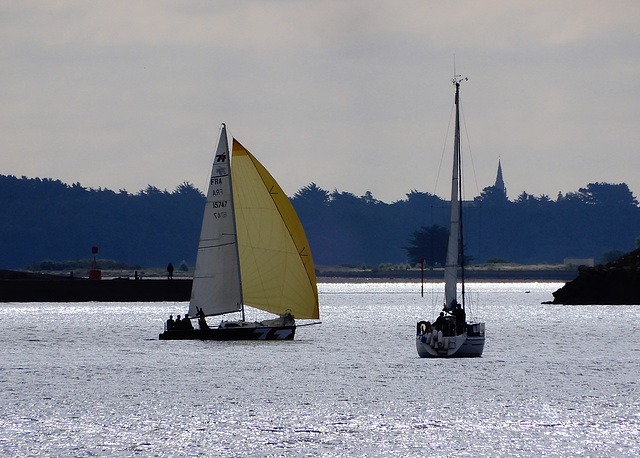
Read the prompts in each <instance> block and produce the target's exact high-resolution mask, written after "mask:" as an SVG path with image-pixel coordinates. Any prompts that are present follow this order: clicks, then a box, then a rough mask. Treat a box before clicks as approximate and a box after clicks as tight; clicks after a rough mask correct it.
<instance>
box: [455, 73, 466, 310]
mask: <svg viewBox="0 0 640 458" xmlns="http://www.w3.org/2000/svg"><path fill="white" fill-rule="evenodd" d="M455 138H456V146H455V149H456V153H455V154H456V155H457V157H458V231H459V234H458V246H459V249H460V287H461V295H462V308H463V309H464V306H465V294H464V240H463V233H464V231H463V230H462V201H463V195H462V154H461V152H460V81H457V82H456V134H455Z"/></svg>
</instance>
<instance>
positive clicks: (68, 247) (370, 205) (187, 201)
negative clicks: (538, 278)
mask: <svg viewBox="0 0 640 458" xmlns="http://www.w3.org/2000/svg"><path fill="white" fill-rule="evenodd" d="M291 201H292V203H293V205H294V207H295V209H296V211H297V212H298V215H299V216H300V219H301V221H302V224H303V226H304V228H305V232H306V234H307V237H308V239H309V242H310V244H311V249H312V252H313V257H314V260H315V262H316V264H318V265H354V266H358V265H368V266H375V265H378V264H381V263H389V262H390V263H404V262H407V261H408V260H409V255H408V250H407V249H408V248H410V246H411V240H412V236H413V235H414V234H415V232H416V231H419V230H420V229H421V228H428V227H432V226H440V227H447V225H448V223H447V221H448V201H446V200H444V199H441V198H440V197H438V196H435V195H432V194H429V193H425V192H419V191H415V190H414V191H411V192H409V193H408V194H407V195H406V199H402V200H399V201H396V202H393V203H385V202H382V201H379V200H377V199H375V198H374V197H373V195H372V194H371V193H370V192H367V193H366V194H365V195H364V196H356V195H354V194H352V193H349V192H339V191H337V190H334V191H333V192H329V191H327V190H324V189H322V188H320V187H318V186H317V185H315V184H314V183H311V184H310V185H308V186H305V187H304V188H302V189H300V190H299V191H298V192H297V193H295V194H294V195H293V196H291ZM203 205H204V195H203V194H202V192H200V191H199V190H198V189H196V188H195V187H194V186H192V185H191V184H189V183H187V182H185V183H183V184H181V185H180V186H178V187H177V188H176V189H175V190H173V191H171V192H168V191H166V190H164V191H162V190H160V189H158V188H156V187H153V186H148V187H147V188H146V189H145V190H142V191H140V192H138V193H135V194H134V193H129V192H127V191H125V190H120V191H118V192H114V191H111V190H109V189H91V188H85V187H83V186H81V185H80V184H79V183H75V184H72V185H68V184H65V183H62V182H61V181H59V180H51V179H39V178H26V177H22V178H16V177H14V176H3V175H0V211H2V215H3V217H2V221H1V222H0V240H2V242H0V243H1V246H2V248H1V250H0V268H6V269H21V268H24V267H26V266H28V265H31V264H33V263H34V262H37V261H41V260H57V261H61V260H67V259H83V258H87V257H89V256H91V247H92V246H98V247H99V249H100V251H99V255H98V256H99V257H104V258H108V259H116V260H118V261H121V262H124V263H127V264H131V265H140V266H143V267H162V266H166V265H167V263H168V262H169V261H171V262H173V263H174V265H178V264H180V263H181V262H182V261H185V262H186V263H187V264H189V265H193V264H194V263H195V255H196V249H197V245H198V234H199V232H200V224H201V218H202V211H203ZM464 212H465V222H464V234H465V246H466V253H465V254H466V256H467V257H468V258H470V259H471V261H472V262H473V263H480V262H485V261H486V260H487V259H489V258H502V259H504V260H506V261H509V262H516V263H540V262H548V263H560V262H562V260H563V258H565V257H593V258H595V259H596V260H598V259H599V258H600V256H601V255H602V254H603V253H605V252H607V251H610V250H621V251H623V252H627V251H630V250H632V249H633V248H634V243H635V240H636V238H637V236H638V235H639V234H640V209H639V207H638V202H637V201H636V199H635V197H634V196H633V195H632V193H631V192H630V191H629V188H628V187H627V185H626V184H624V183H622V184H607V183H591V184H589V185H587V186H586V187H585V188H580V189H579V190H578V191H576V192H573V193H568V194H566V195H558V196H557V198H556V200H552V199H550V198H549V197H548V196H544V195H543V196H538V197H536V196H532V195H529V194H527V193H526V192H523V193H521V194H520V196H518V197H517V198H516V199H515V200H507V199H506V197H504V196H503V195H501V194H500V193H499V192H495V189H493V187H488V188H485V189H484V190H483V192H482V194H481V195H480V196H478V197H476V198H475V199H474V200H473V201H469V202H465V204H464Z"/></svg>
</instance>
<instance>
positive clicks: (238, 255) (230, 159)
mask: <svg viewBox="0 0 640 458" xmlns="http://www.w3.org/2000/svg"><path fill="white" fill-rule="evenodd" d="M222 129H223V131H224V132H223V133H224V135H225V140H226V135H227V131H226V125H225V124H224V123H222ZM232 156H233V155H232V154H229V190H230V192H231V220H232V221H233V237H234V239H235V243H234V245H235V247H236V259H237V261H238V262H237V263H236V267H237V269H238V281H239V283H240V304H239V305H240V308H241V310H240V311H241V312H242V321H245V315H244V297H243V296H244V295H243V293H242V270H241V269H240V253H239V247H238V229H237V227H236V226H237V222H236V210H235V204H234V202H233V179H232V178H231V175H232V173H231V169H232V168H233V164H232V162H233V161H232Z"/></svg>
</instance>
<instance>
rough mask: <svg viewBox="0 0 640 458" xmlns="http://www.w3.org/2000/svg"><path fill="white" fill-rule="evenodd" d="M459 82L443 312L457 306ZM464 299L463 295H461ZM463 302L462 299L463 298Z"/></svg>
mask: <svg viewBox="0 0 640 458" xmlns="http://www.w3.org/2000/svg"><path fill="white" fill-rule="evenodd" d="M460 81H461V79H460V78H459V76H458V75H454V78H453V80H452V82H453V84H454V85H455V87H456V92H455V99H454V100H455V106H456V117H455V133H454V144H453V170H452V176H451V202H450V205H451V212H450V216H449V241H448V244H447V259H446V263H445V269H444V281H445V310H447V311H452V310H453V309H454V308H455V306H456V304H457V283H458V263H459V253H460V224H461V209H462V205H461V198H462V184H461V179H460V178H461V157H460ZM463 297H464V295H463ZM463 300H464V298H463Z"/></svg>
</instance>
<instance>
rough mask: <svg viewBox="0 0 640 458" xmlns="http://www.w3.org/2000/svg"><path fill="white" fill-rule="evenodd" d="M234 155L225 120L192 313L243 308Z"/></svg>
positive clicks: (200, 249)
mask: <svg viewBox="0 0 640 458" xmlns="http://www.w3.org/2000/svg"><path fill="white" fill-rule="evenodd" d="M232 190H233V188H232V183H231V170H230V155H229V145H228V142H227V131H226V127H225V125H224V124H223V125H222V128H221V130H220V138H219V140H218V147H217V148H216V155H215V158H214V160H213V166H212V167H211V178H210V180H209V185H208V189H207V196H206V204H205V208H204V215H203V217H202V229H201V231H200V241H199V242H198V254H197V257H196V267H195V272H194V276H193V285H192V287H191V301H190V303H189V314H190V315H191V316H195V315H196V313H197V309H198V308H200V309H202V310H203V311H204V313H205V315H219V314H222V313H229V312H237V311H240V310H241V309H242V289H241V287H240V267H239V260H238V242H237V236H236V224H235V217H234V207H233V193H232Z"/></svg>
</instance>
